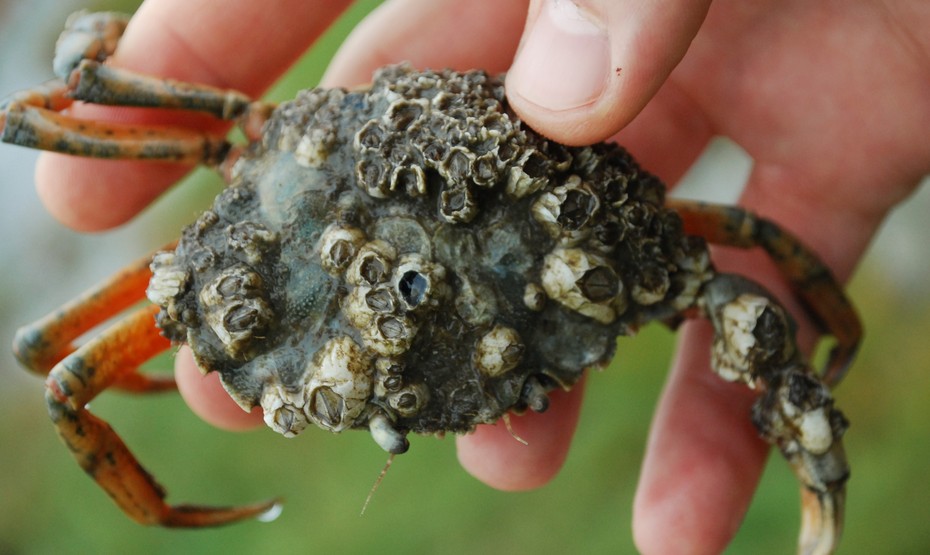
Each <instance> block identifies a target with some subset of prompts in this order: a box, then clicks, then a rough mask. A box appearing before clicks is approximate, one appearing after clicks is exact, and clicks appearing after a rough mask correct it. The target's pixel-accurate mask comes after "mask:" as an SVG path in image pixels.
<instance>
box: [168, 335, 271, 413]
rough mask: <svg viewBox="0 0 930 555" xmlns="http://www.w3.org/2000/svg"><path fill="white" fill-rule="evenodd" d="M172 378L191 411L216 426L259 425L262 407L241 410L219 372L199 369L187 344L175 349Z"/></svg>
mask: <svg viewBox="0 0 930 555" xmlns="http://www.w3.org/2000/svg"><path fill="white" fill-rule="evenodd" d="M174 379H175V381H176V382H177V384H178V391H179V392H180V393H181V397H183V398H184V401H185V402H186V403H187V404H188V405H189V406H190V408H191V410H192V411H194V414H196V415H197V416H199V417H200V418H202V419H203V420H205V421H207V422H208V423H210V424H212V425H214V426H216V427H217V428H222V429H224V430H233V431H239V430H248V429H252V428H255V427H258V426H260V425H262V423H263V420H262V410H261V408H255V409H252V412H245V411H244V410H242V408H241V407H240V406H239V405H237V404H236V403H235V401H233V400H232V398H231V397H230V396H229V394H228V393H226V390H224V389H223V386H222V384H221V383H220V375H219V374H217V373H216V372H211V373H209V374H207V375H204V374H203V373H201V372H200V369H199V368H198V367H197V363H196V362H194V357H193V355H191V351H190V349H189V348H188V347H182V348H181V350H179V351H178V354H177V357H176V358H175V363H174Z"/></svg>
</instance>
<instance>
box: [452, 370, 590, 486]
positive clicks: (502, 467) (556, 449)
mask: <svg viewBox="0 0 930 555" xmlns="http://www.w3.org/2000/svg"><path fill="white" fill-rule="evenodd" d="M583 388H584V384H583V383H579V384H578V385H576V386H575V388H574V389H573V390H572V391H570V392H565V391H560V390H559V391H553V392H552V393H551V395H550V402H549V408H548V410H546V412H543V413H526V414H524V415H521V416H514V415H511V416H509V420H510V428H511V429H510V430H508V429H507V426H506V423H505V422H504V421H499V422H497V423H496V424H490V425H481V426H478V428H477V429H476V430H475V432H474V433H472V434H469V435H465V436H460V437H458V438H456V445H457V446H458V457H459V462H460V463H461V465H462V466H463V467H464V468H465V470H467V471H468V472H469V473H471V474H472V475H473V476H474V477H476V478H478V479H479V480H481V481H482V482H484V483H486V484H488V485H489V486H491V487H494V488H497V489H500V490H505V491H518V490H527V489H532V488H535V487H539V486H541V485H543V484H545V483H546V482H548V481H549V480H551V479H552V478H553V477H554V476H555V475H556V474H557V473H558V471H559V469H560V468H561V467H562V464H563V463H564V462H565V457H566V456H567V455H568V449H569V447H570V446H571V438H572V435H573V434H574V432H575V426H576V425H577V423H578V414H579V411H580V408H581V399H582V396H583V391H582V390H583ZM521 440H522V441H523V442H525V444H524V443H523V442H521Z"/></svg>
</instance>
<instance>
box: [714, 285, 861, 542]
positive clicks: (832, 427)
mask: <svg viewBox="0 0 930 555" xmlns="http://www.w3.org/2000/svg"><path fill="white" fill-rule="evenodd" d="M702 302H703V305H704V309H705V311H706V313H707V316H708V317H709V318H710V320H711V322H712V323H713V325H714V331H715V338H714V348H713V357H712V366H713V368H714V370H715V371H716V372H717V374H719V375H720V376H721V377H722V378H724V379H726V380H729V381H734V382H742V383H745V384H746V385H747V386H749V387H750V388H752V389H754V390H757V391H761V392H762V394H761V396H760V397H759V399H758V400H757V401H756V403H755V405H754V406H753V411H752V420H753V423H754V424H755V425H756V428H758V430H759V432H760V434H761V435H762V437H763V438H765V439H766V440H767V441H768V442H769V443H771V444H773V445H777V446H778V448H779V449H780V450H781V452H782V454H783V455H784V457H785V458H786V459H787V460H788V463H789V464H791V467H792V469H793V470H794V473H795V475H796V476H797V477H798V481H799V482H800V483H801V499H802V512H803V514H802V530H801V536H800V540H799V545H798V553H800V554H801V555H823V554H829V553H833V551H834V549H836V544H837V542H838V541H839V536H840V532H841V531H842V527H843V503H844V501H845V484H846V480H847V479H848V478H849V465H848V464H847V462H846V454H845V452H844V450H843V443H842V437H843V434H844V433H845V432H846V429H847V428H848V427H849V423H848V421H847V420H846V418H845V417H844V416H843V413H841V412H840V411H839V410H838V409H836V408H834V406H833V397H832V395H831V394H830V390H829V388H828V387H827V385H826V384H825V382H824V381H823V380H822V379H821V378H820V377H819V376H818V375H817V374H816V373H815V372H814V370H813V369H812V368H811V367H810V366H809V365H807V364H806V363H805V362H804V361H803V359H802V356H801V354H800V352H799V351H798V348H797V342H796V341H795V330H796V326H795V324H794V322H793V321H792V320H791V318H790V317H789V316H788V314H787V313H786V312H785V310H784V309H783V308H782V307H781V306H779V305H778V303H777V302H776V301H775V300H774V299H773V298H772V296H771V295H769V294H768V293H767V292H765V290H764V289H762V287H760V286H759V285H757V284H755V283H753V282H750V281H749V280H747V279H745V278H741V277H738V276H733V275H726V274H719V275H717V276H715V277H714V278H713V279H712V280H711V281H710V282H708V283H707V284H706V285H705V287H704V291H703V301H702Z"/></svg>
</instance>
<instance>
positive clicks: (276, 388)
mask: <svg viewBox="0 0 930 555" xmlns="http://www.w3.org/2000/svg"><path fill="white" fill-rule="evenodd" d="M260 404H261V407H262V412H263V413H264V420H265V424H266V425H267V426H268V427H269V428H271V429H272V430H274V431H276V432H278V433H279V434H281V435H283V436H284V437H294V436H296V435H297V434H298V433H300V432H301V431H302V430H303V429H304V428H306V427H307V424H308V423H309V422H310V421H309V419H308V418H307V415H306V414H304V405H306V398H305V397H304V392H303V391H302V390H301V391H289V390H287V389H285V388H284V387H283V386H282V385H281V384H279V383H277V382H276V381H272V382H270V383H267V384H265V387H264V388H263V389H262V398H261V401H260Z"/></svg>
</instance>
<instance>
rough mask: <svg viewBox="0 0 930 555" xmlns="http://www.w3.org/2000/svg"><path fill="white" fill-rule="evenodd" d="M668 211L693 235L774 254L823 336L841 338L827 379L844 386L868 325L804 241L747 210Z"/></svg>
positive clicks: (680, 204) (678, 203)
mask: <svg viewBox="0 0 930 555" xmlns="http://www.w3.org/2000/svg"><path fill="white" fill-rule="evenodd" d="M668 206H669V207H670V208H672V209H674V210H675V211H676V212H678V214H679V215H680V216H681V218H682V221H683V223H684V229H685V232H686V233H688V234H691V235H698V236H700V237H703V238H705V239H706V240H707V241H709V242H711V243H717V244H721V245H729V246H733V247H740V248H752V247H761V248H763V249H764V250H765V251H766V252H767V253H768V255H769V256H770V257H771V258H772V260H773V261H774V262H775V264H776V266H777V267H778V269H779V271H780V272H781V273H782V274H783V275H784V276H785V278H786V279H787V280H788V281H789V283H790V284H791V286H792V288H793V290H794V292H795V294H796V295H798V297H799V299H800V300H801V302H802V303H803V304H804V305H805V307H806V308H807V309H808V311H809V312H810V315H811V316H812V317H813V319H814V322H815V323H816V324H817V325H818V326H819V327H820V329H821V331H822V332H825V333H829V334H831V335H833V337H834V338H835V339H836V346H835V347H834V348H833V350H832V352H831V353H830V359H829V360H828V361H827V364H826V368H825V369H824V370H823V372H822V376H823V379H824V381H825V382H826V383H827V385H830V386H834V385H836V384H837V383H839V381H840V380H842V379H843V376H844V374H845V373H846V370H847V369H848V368H849V364H850V363H851V362H852V359H853V358H854V357H855V355H856V351H857V350H858V348H859V342H860V341H861V339H862V324H861V323H860V322H859V316H858V315H857V314H856V310H855V308H853V306H852V303H851V302H850V301H849V299H848V298H847V297H846V294H845V293H844V292H843V287H842V286H841V285H840V283H839V282H838V281H837V279H836V277H835V276H834V275H833V273H832V272H831V271H830V269H829V268H827V267H826V266H825V265H824V264H823V262H821V261H820V260H819V259H818V258H817V256H816V255H815V254H814V253H813V252H811V251H810V250H809V249H808V248H807V247H806V246H804V244H803V243H801V241H800V240H799V239H798V238H796V237H794V236H793V235H791V234H790V233H788V232H787V231H785V230H784V229H781V228H780V227H779V226H778V225H777V224H775V223H773V222H771V221H769V220H766V219H764V218H760V217H758V216H756V215H754V214H752V213H751V212H748V211H747V210H744V209H742V208H739V207H734V206H721V205H715V204H708V203H704V202H695V201H683V200H678V199H670V200H669V201H668Z"/></svg>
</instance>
